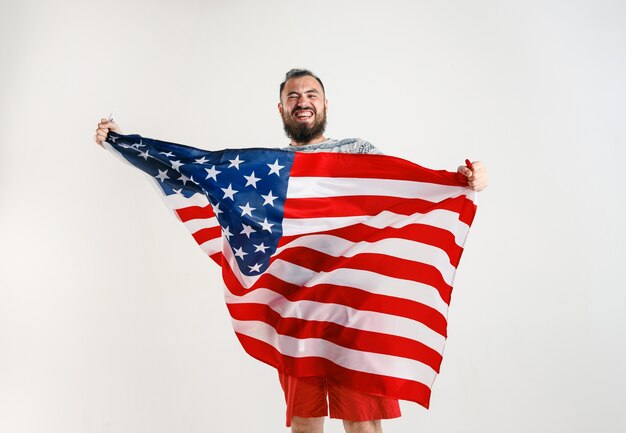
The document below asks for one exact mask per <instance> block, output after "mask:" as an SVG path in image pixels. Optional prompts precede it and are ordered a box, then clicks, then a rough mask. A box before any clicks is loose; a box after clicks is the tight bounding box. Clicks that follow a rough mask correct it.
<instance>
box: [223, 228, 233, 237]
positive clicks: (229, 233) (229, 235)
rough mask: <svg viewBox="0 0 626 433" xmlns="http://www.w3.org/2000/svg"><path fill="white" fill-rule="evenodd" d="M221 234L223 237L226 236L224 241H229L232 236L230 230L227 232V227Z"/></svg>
mask: <svg viewBox="0 0 626 433" xmlns="http://www.w3.org/2000/svg"><path fill="white" fill-rule="evenodd" d="M222 234H223V235H224V236H226V239H230V237H231V236H232V235H233V234H232V233H231V232H230V230H228V227H226V228H225V229H224V228H223V229H222Z"/></svg>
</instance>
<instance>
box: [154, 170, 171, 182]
mask: <svg viewBox="0 0 626 433" xmlns="http://www.w3.org/2000/svg"><path fill="white" fill-rule="evenodd" d="M157 170H159V169H157ZM154 177H156V178H157V179H161V183H163V181H164V180H165V179H169V178H170V177H169V176H168V175H167V170H163V171H161V170H159V175H158V176H154Z"/></svg>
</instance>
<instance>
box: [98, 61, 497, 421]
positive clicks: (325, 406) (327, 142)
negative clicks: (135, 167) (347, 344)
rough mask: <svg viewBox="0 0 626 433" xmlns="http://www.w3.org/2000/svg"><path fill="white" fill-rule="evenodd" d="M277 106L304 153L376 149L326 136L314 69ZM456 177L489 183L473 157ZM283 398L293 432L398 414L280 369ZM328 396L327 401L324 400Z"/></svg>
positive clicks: (378, 400) (288, 81)
mask: <svg viewBox="0 0 626 433" xmlns="http://www.w3.org/2000/svg"><path fill="white" fill-rule="evenodd" d="M279 96H280V102H279V104H278V111H279V113H280V115H281V117H282V120H283V125H284V129H285V133H286V134H287V136H288V137H289V138H290V140H291V141H290V143H289V147H288V148H286V149H287V150H292V151H303V152H344V153H369V154H380V153H381V152H380V151H379V150H378V149H376V147H374V146H373V145H372V144H370V143H368V142H366V141H364V140H360V139H343V140H335V139H327V138H326V137H325V136H324V131H325V128H326V112H327V109H328V101H327V100H326V97H325V91H324V85H323V83H322V81H321V80H320V79H319V78H318V77H317V76H315V75H314V74H313V73H312V72H310V71H308V70H303V69H292V70H291V71H289V72H288V73H287V74H286V77H285V81H283V83H281V85H280V92H279ZM109 131H115V132H118V133H121V131H120V129H119V127H118V125H116V124H115V123H114V122H112V121H110V120H107V119H102V120H101V122H100V123H99V124H98V128H97V130H96V136H95V141H96V142H97V143H98V144H100V145H102V143H103V142H104V141H105V140H106V138H107V135H108V133H109ZM458 173H459V176H462V177H463V179H466V180H467V184H468V185H469V186H470V187H471V188H473V189H474V190H476V191H481V190H483V189H484V188H485V187H486V185H487V175H486V170H485V168H484V166H483V164H482V163H480V162H479V161H474V162H473V163H472V164H471V168H470V167H467V166H460V167H459V168H458ZM279 376H280V382H281V385H282V388H283V391H284V393H285V400H286V403H287V426H291V428H292V431H293V432H297V433H320V432H322V431H323V423H324V419H325V417H326V416H327V415H328V411H329V409H330V416H331V417H332V418H339V419H342V420H343V423H344V427H345V430H346V432H348V433H370V432H371V433H378V432H382V428H381V421H380V420H381V419H389V418H396V417H399V416H400V408H399V404H398V401H397V400H396V399H392V398H386V397H382V396H376V395H368V394H363V393H360V392H356V391H354V390H351V389H349V388H346V387H343V386H339V385H338V384H336V383H333V382H332V381H330V380H328V379H326V378H324V377H306V378H296V377H292V376H288V375H286V374H282V373H281V374H279ZM327 399H328V402H327Z"/></svg>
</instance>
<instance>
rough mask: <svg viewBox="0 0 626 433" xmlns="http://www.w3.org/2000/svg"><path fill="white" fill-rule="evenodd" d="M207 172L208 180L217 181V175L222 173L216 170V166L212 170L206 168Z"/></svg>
mask: <svg viewBox="0 0 626 433" xmlns="http://www.w3.org/2000/svg"><path fill="white" fill-rule="evenodd" d="M205 170H206V172H207V176H206V178H207V179H208V178H211V179H213V180H217V175H218V174H220V173H221V171H219V170H216V169H215V166H213V167H211V168H205Z"/></svg>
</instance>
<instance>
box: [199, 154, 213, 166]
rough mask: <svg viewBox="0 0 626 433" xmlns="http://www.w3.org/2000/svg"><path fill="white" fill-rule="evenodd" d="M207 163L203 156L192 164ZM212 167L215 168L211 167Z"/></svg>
mask: <svg viewBox="0 0 626 433" xmlns="http://www.w3.org/2000/svg"><path fill="white" fill-rule="evenodd" d="M207 161H208V159H206V158H205V157H204V156H203V157H202V158H198V159H196V160H195V161H194V162H195V163H196V164H204V163H205V162H207ZM213 167H215V166H213Z"/></svg>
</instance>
